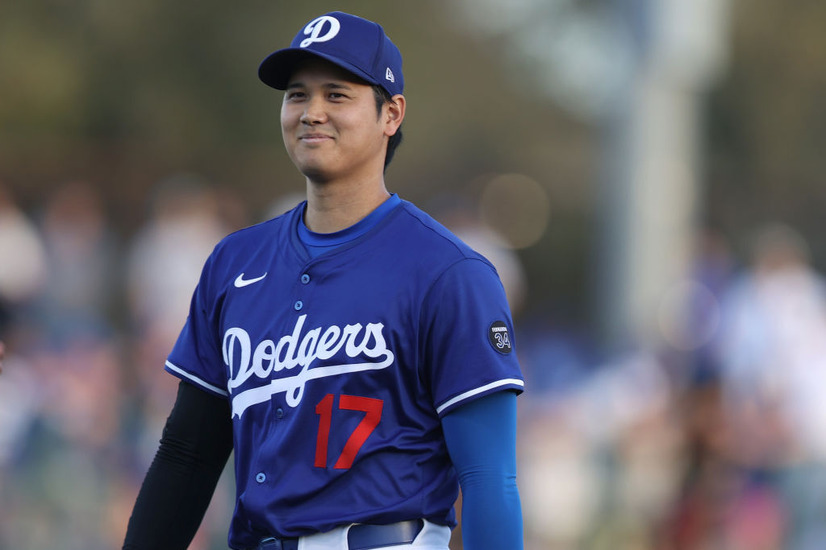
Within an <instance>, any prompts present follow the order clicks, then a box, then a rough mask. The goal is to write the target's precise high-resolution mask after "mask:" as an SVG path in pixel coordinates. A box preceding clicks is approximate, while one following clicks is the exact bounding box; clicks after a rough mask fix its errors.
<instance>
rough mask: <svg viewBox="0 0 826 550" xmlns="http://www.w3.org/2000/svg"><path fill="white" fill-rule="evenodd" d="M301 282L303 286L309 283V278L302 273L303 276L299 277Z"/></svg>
mask: <svg viewBox="0 0 826 550" xmlns="http://www.w3.org/2000/svg"><path fill="white" fill-rule="evenodd" d="M301 282H302V283H304V284H305V285H306V284H307V283H309V282H310V276H309V275H308V274H306V273H304V274H303V275H302V276H301Z"/></svg>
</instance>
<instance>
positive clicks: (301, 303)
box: [293, 300, 304, 311]
mask: <svg viewBox="0 0 826 550" xmlns="http://www.w3.org/2000/svg"><path fill="white" fill-rule="evenodd" d="M293 307H294V308H295V310H296V311H300V310H301V308H303V307H304V302H302V301H301V300H298V301H296V303H295V304H293Z"/></svg>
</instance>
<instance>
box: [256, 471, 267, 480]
mask: <svg viewBox="0 0 826 550" xmlns="http://www.w3.org/2000/svg"><path fill="white" fill-rule="evenodd" d="M255 481H257V482H258V483H264V482H265V481H267V475H266V474H265V473H264V472H258V473H257V474H255Z"/></svg>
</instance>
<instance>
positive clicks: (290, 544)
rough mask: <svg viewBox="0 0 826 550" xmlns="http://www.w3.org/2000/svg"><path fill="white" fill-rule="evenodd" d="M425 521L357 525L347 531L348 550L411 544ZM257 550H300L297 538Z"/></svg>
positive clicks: (270, 541) (269, 541)
mask: <svg viewBox="0 0 826 550" xmlns="http://www.w3.org/2000/svg"><path fill="white" fill-rule="evenodd" d="M423 527H424V521H423V520H421V519H412V520H408V521H399V522H397V523H391V524H389V525H369V524H366V523H357V524H355V525H353V526H351V527H350V529H349V530H348V531H347V550H372V549H375V548H382V547H384V546H394V545H398V544H410V543H412V542H413V541H414V540H415V539H416V537H417V536H418V535H419V533H420V532H421V530H422V528H423ZM256 550H298V539H297V538H281V539H279V538H275V537H268V538H266V539H264V540H262V541H261V542H260V543H259V544H258V546H257V547H256Z"/></svg>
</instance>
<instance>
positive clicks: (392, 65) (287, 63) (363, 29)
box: [258, 11, 404, 96]
mask: <svg viewBox="0 0 826 550" xmlns="http://www.w3.org/2000/svg"><path fill="white" fill-rule="evenodd" d="M308 56H316V57H320V58H322V59H326V60H327V61H330V62H331V63H333V64H335V65H338V66H339V67H341V68H342V69H344V70H346V71H348V72H351V73H353V74H354V75H356V76H357V77H359V78H361V79H363V80H366V81H367V82H368V83H370V84H377V85H379V86H381V87H382V88H384V89H385V90H387V92H388V93H389V94H390V95H391V96H393V95H396V94H401V93H402V92H403V90H404V76H402V54H401V52H400V51H399V48H397V47H396V45H395V44H393V42H391V41H390V39H389V38H388V37H387V35H386V34H385V33H384V29H383V28H382V27H381V25H379V24H378V23H374V22H372V21H368V20H367V19H363V18H361V17H357V16H355V15H350V14H348V13H343V12H340V11H334V12H330V13H328V14H325V15H322V16H321V17H316V18H315V19H313V20H312V21H310V22H309V23H307V24H306V25H305V26H304V28H303V29H301V30H300V31H299V32H298V34H297V35H295V38H293V41H292V43H291V44H290V47H289V48H284V49H282V50H278V51H275V52H273V53H271V54H270V55H269V56H267V58H266V59H264V61H262V62H261V66H260V67H258V78H260V79H261V81H262V82H264V84H266V85H268V86H271V87H273V88H275V89H276V90H285V89H286V88H287V81H288V80H289V79H290V75H292V73H293V71H294V70H295V66H296V63H297V62H299V61H300V60H302V59H306V58H307V57H308Z"/></svg>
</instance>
